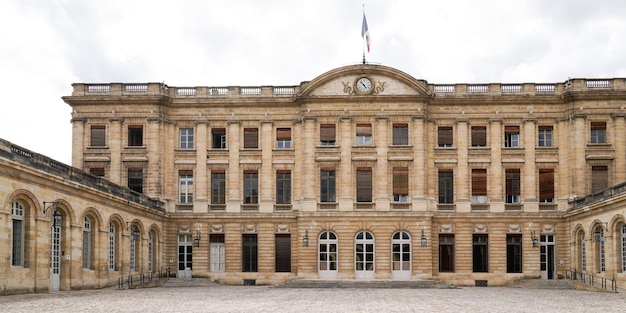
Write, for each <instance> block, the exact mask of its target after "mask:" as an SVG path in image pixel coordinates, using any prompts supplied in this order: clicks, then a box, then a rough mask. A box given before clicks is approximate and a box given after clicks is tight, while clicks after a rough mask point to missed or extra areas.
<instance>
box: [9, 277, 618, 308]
mask: <svg viewBox="0 0 626 313" xmlns="http://www.w3.org/2000/svg"><path fill="white" fill-rule="evenodd" d="M625 311H626V292H625V291H624V290H621V292H620V293H608V292H593V291H583V290H576V289H561V288H541V287H540V286H539V287H536V286H530V287H529V286H523V287H464V288H458V289H386V288H385V289H373V288H370V289H354V288H331V289H315V288H304V289H303V288H275V287H268V286H220V285H217V284H212V283H209V284H206V283H205V284H176V283H168V284H166V285H165V286H163V287H159V288H147V289H135V290H117V289H115V288H107V289H101V290H84V291H65V292H56V293H50V294H28V295H15V296H2V297H0V312H377V313H382V312H454V313H461V312H482V313H484V312H625Z"/></svg>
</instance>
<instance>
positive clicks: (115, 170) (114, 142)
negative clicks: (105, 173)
mask: <svg viewBox="0 0 626 313" xmlns="http://www.w3.org/2000/svg"><path fill="white" fill-rule="evenodd" d="M123 121H124V119H123V118H121V117H112V118H109V133H108V135H109V140H108V144H109V151H110V152H111V164H110V166H109V173H110V174H109V180H110V181H111V182H112V183H115V184H118V185H122V186H126V184H125V183H124V184H122V170H123V168H122V145H123V144H124V143H123V141H122V134H123V132H122V124H123Z"/></svg>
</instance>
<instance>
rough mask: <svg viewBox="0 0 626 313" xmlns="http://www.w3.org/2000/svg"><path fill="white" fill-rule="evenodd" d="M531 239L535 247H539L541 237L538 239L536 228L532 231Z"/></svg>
mask: <svg viewBox="0 0 626 313" xmlns="http://www.w3.org/2000/svg"><path fill="white" fill-rule="evenodd" d="M530 240H531V241H532V242H533V248H538V247H539V239H537V236H536V235H535V231H534V230H533V231H531V232H530Z"/></svg>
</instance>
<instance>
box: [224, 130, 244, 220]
mask: <svg viewBox="0 0 626 313" xmlns="http://www.w3.org/2000/svg"><path fill="white" fill-rule="evenodd" d="M240 132H241V121H239V120H230V121H228V134H227V140H228V143H227V147H228V172H227V173H226V190H227V192H228V195H227V196H226V212H241V201H242V199H241V190H242V188H243V182H242V177H241V171H240V170H239V147H240V140H241V135H240Z"/></svg>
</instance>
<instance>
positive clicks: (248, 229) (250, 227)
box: [241, 224, 257, 233]
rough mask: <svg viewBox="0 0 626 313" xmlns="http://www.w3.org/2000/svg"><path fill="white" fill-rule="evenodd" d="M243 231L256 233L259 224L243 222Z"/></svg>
mask: <svg viewBox="0 0 626 313" xmlns="http://www.w3.org/2000/svg"><path fill="white" fill-rule="evenodd" d="M241 232H242V233H256V232H257V226H256V224H241Z"/></svg>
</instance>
